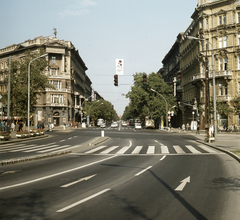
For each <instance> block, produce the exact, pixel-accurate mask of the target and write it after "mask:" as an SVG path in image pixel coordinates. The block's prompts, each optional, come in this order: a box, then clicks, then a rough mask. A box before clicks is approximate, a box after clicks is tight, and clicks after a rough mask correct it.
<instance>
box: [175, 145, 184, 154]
mask: <svg viewBox="0 0 240 220" xmlns="http://www.w3.org/2000/svg"><path fill="white" fill-rule="evenodd" d="M173 148H174V149H175V151H176V152H177V153H178V154H185V153H186V152H184V151H183V149H182V148H181V147H180V146H179V145H173Z"/></svg>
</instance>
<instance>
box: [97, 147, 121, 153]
mask: <svg viewBox="0 0 240 220" xmlns="http://www.w3.org/2000/svg"><path fill="white" fill-rule="evenodd" d="M118 147H119V146H112V147H110V148H108V149H106V150H104V151H102V152H101V153H100V154H108V153H110V152H111V151H113V150H115V149H116V148H118Z"/></svg>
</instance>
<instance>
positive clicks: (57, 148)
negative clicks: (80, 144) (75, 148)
mask: <svg viewBox="0 0 240 220" xmlns="http://www.w3.org/2000/svg"><path fill="white" fill-rule="evenodd" d="M53 146H54V145H53ZM53 146H51V147H53ZM57 146H58V147H55V148H51V149H48V150H43V151H38V153H46V152H49V151H53V150H60V149H62V148H66V147H70V146H71V145H63V146H59V145H57Z"/></svg>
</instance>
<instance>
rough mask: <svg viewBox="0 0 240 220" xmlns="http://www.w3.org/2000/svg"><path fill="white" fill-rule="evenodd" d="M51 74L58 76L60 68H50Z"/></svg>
mask: <svg viewBox="0 0 240 220" xmlns="http://www.w3.org/2000/svg"><path fill="white" fill-rule="evenodd" d="M50 75H51V76H57V75H58V69H51V70H50Z"/></svg>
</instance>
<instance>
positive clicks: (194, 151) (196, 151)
mask: <svg viewBox="0 0 240 220" xmlns="http://www.w3.org/2000/svg"><path fill="white" fill-rule="evenodd" d="M185 147H186V148H188V149H189V150H190V151H191V152H192V153H193V154H201V153H202V152H200V151H198V150H197V149H195V148H194V147H193V146H191V145H185Z"/></svg>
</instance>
